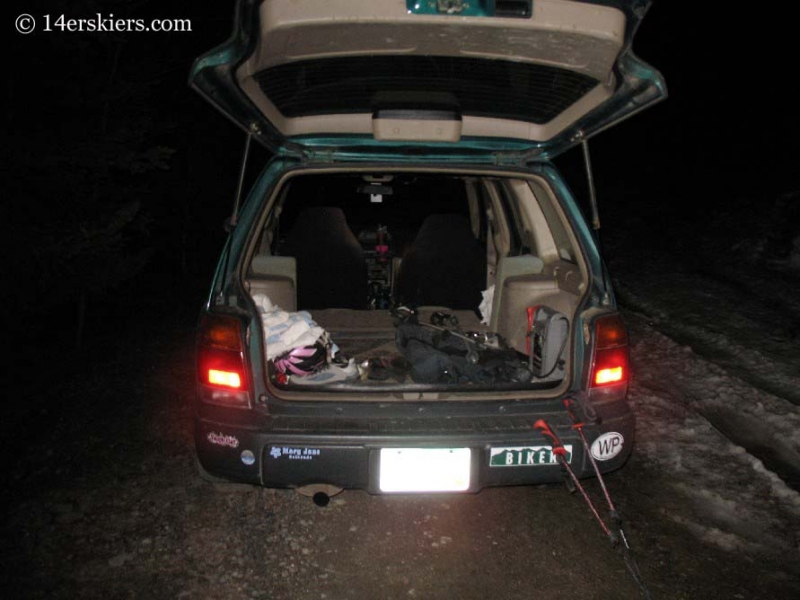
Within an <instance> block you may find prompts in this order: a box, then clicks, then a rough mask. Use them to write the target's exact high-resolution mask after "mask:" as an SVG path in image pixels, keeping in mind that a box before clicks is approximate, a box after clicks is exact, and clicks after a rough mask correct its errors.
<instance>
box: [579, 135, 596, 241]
mask: <svg viewBox="0 0 800 600" xmlns="http://www.w3.org/2000/svg"><path fill="white" fill-rule="evenodd" d="M581 147H582V148H583V164H584V165H585V167H586V179H587V181H588V183H589V203H590V204H591V207H592V229H593V230H594V232H595V237H598V236H599V234H600V212H599V211H598V210H597V193H596V192H595V189H594V175H593V174H592V158H591V157H590V156H589V140H587V139H586V138H584V139H582V140H581Z"/></svg>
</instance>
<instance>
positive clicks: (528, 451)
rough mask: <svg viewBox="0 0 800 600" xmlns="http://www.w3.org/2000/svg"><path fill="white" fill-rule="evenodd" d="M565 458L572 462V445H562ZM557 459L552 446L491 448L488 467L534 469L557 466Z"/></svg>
mask: <svg viewBox="0 0 800 600" xmlns="http://www.w3.org/2000/svg"><path fill="white" fill-rule="evenodd" d="M564 450H566V451H567V454H566V456H565V458H566V459H567V462H568V463H571V462H572V444H564ZM557 464H558V457H557V456H556V455H555V454H553V447H552V446H514V447H512V448H492V449H491V450H490V451H489V466H490V467H536V466H540V465H557Z"/></svg>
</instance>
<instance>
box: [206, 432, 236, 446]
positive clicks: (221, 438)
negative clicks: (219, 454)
mask: <svg viewBox="0 0 800 600" xmlns="http://www.w3.org/2000/svg"><path fill="white" fill-rule="evenodd" d="M206 439H207V440H208V442H209V443H210V444H214V445H215V446H227V447H228V448H238V447H239V438H237V437H236V436H233V435H225V434H224V433H222V432H220V433H214V432H213V431H209V432H208V435H207V436H206Z"/></svg>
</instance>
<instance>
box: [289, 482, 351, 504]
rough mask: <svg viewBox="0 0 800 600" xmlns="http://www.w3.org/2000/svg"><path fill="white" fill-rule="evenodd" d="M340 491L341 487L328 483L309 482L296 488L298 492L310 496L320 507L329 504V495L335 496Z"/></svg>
mask: <svg viewBox="0 0 800 600" xmlns="http://www.w3.org/2000/svg"><path fill="white" fill-rule="evenodd" d="M341 492H342V488H340V487H337V486H335V485H331V484H329V483H311V484H309V485H304V486H301V487H299V488H297V493H298V494H300V495H301V496H306V497H308V498H311V500H312V501H313V502H314V504H316V505H317V506H319V507H320V508H324V507H325V506H328V504H330V501H331V497H333V496H335V495H336V494H340V493H341Z"/></svg>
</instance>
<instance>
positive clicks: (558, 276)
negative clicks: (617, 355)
mask: <svg viewBox="0 0 800 600" xmlns="http://www.w3.org/2000/svg"><path fill="white" fill-rule="evenodd" d="M577 247H578V245H577V243H576V241H575V239H574V236H573V234H572V233H571V231H570V229H569V227H568V226H567V225H566V223H565V219H564V217H563V214H562V213H561V210H560V209H559V206H558V202H557V201H556V199H555V196H554V194H553V192H552V191H551V190H550V189H549V187H548V186H547V185H545V182H544V181H542V180H540V179H538V178H533V177H528V178H526V179H521V178H507V177H505V178H504V177H498V176H495V175H494V174H491V173H489V174H487V175H486V176H484V177H477V176H475V175H474V173H471V174H466V173H460V172H458V171H452V172H451V171H444V172H433V171H423V172H416V171H414V172H412V171H406V170H396V171H382V172H374V171H370V170H368V169H362V170H357V171H348V172H340V171H335V170H332V171H325V170H323V171H320V172H309V173H306V174H303V175H299V176H293V177H290V178H287V180H286V181H285V182H284V183H283V185H282V186H281V187H280V188H279V189H278V190H276V191H275V192H274V193H273V195H272V196H271V198H269V199H268V200H267V202H266V203H265V210H264V214H263V217H262V224H261V227H260V232H259V235H258V236H257V238H256V239H255V240H254V242H253V245H252V249H251V251H250V254H249V260H248V262H247V264H246V266H245V269H244V277H243V279H244V284H245V288H246V289H247V290H248V291H249V292H250V294H251V296H252V297H253V298H254V299H255V300H256V302H255V303H256V304H257V305H258V306H259V307H260V308H259V310H260V311H261V312H262V317H263V314H264V312H265V311H278V312H272V313H269V314H270V315H271V316H270V317H269V318H266V317H265V318H264V323H268V322H269V323H271V324H274V323H276V322H278V323H279V322H281V321H282V320H286V319H287V318H288V319H292V321H291V323H295V322H296V321H297V320H298V319H299V317H298V316H297V315H302V319H299V320H305V321H304V322H305V325H304V326H307V327H311V328H312V329H311V331H313V332H314V334H315V335H316V334H320V335H323V337H322V338H321V339H322V340H323V342H322V343H324V344H327V347H328V350H327V351H328V357H327V362H328V364H330V365H331V366H332V367H335V368H333V369H330V370H329V372H328V374H327V375H325V376H322V375H317V376H316V379H315V378H314V377H307V375H308V374H309V373H308V371H309V370H313V369H309V368H308V367H307V364H306V363H307V362H308V361H307V360H305V359H303V360H305V362H303V361H301V360H300V359H298V365H299V366H298V368H297V369H295V368H293V367H294V366H295V365H294V364H293V363H292V362H291V360H293V359H292V357H291V356H288V358H287V355H286V354H281V355H280V356H278V355H277V351H276V350H275V348H279V349H281V350H284V346H275V347H274V348H272V350H273V351H272V352H270V350H271V348H270V342H269V340H270V339H273V340H274V339H276V338H275V335H277V334H278V333H280V327H278V328H277V329H274V328H270V327H272V325H265V328H266V329H265V340H266V345H267V348H266V352H265V354H266V355H267V361H268V363H269V364H268V365H267V372H268V373H270V375H271V377H272V383H273V384H274V385H276V386H278V387H284V388H287V389H292V388H295V387H303V388H307V389H308V390H312V389H320V388H327V389H340V388H342V389H374V388H376V387H379V388H381V389H385V388H387V387H388V388H393V389H397V390H399V391H402V390H404V389H417V388H420V387H425V385H428V386H433V387H441V385H447V386H449V388H450V389H453V390H462V389H463V390H469V389H471V388H473V387H476V386H477V387H480V388H485V387H486V386H492V385H494V386H496V387H501V388H504V387H513V388H523V389H537V388H541V387H546V388H553V386H554V385H558V384H559V383H560V382H562V381H564V380H565V378H566V377H567V375H568V373H569V369H570V355H571V348H570V344H569V341H568V340H570V339H572V337H573V335H572V334H573V332H572V327H571V323H572V322H573V321H574V316H575V312H576V310H577V308H578V306H579V305H580V301H581V299H582V297H583V295H584V294H585V292H586V283H585V282H586V273H585V268H584V266H583V264H582V262H581V256H580V252H578V251H577ZM265 307H266V308H265ZM401 307H402V308H401ZM399 308H401V309H402V310H407V311H410V312H411V313H413V316H412V317H411V318H406V317H409V313H408V312H406V313H403V314H404V315H405V317H404V318H398V312H397V310H398V309H399ZM286 315H289V317H286ZM398 325H402V327H400V328H398ZM537 328H538V329H537ZM400 329H402V331H400ZM533 329H536V330H537V332H538V333H537V335H533V333H534V332H533ZM323 332H324V334H323ZM271 336H272V337H271ZM548 336H549V337H548ZM312 337H313V336H312ZM304 343H305V344H306V345H308V344H309V343H312V344H313V343H314V342H313V340H311V341H310V342H309V340H308V339H306V341H305V342H304ZM286 347H287V348H288V346H286ZM429 350H430V351H429ZM279 359H280V360H279ZM276 361H278V362H276ZM336 361H338V362H336ZM537 361H538V362H537ZM409 362H410V363H411V364H410V365H409ZM300 363H302V364H300ZM487 364H488V365H490V370H489V372H488V373H487V372H484V371H481V370H480V369H478V368H477V367H481V366H483V365H487ZM301 369H306V371H301ZM336 369H339V370H340V371H342V372H339V371H336ZM437 369H438V373H439V376H438V377H437ZM526 369H527V373H528V374H527V375H526V374H525V370H526ZM332 373H335V375H336V376H334V375H333V374H332ZM317 379H319V381H317Z"/></svg>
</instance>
